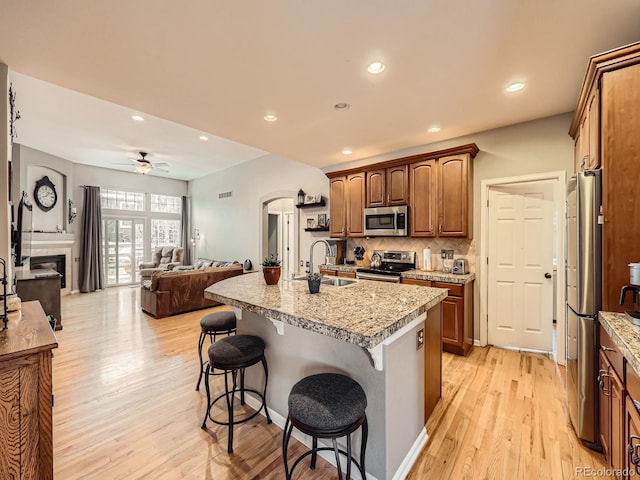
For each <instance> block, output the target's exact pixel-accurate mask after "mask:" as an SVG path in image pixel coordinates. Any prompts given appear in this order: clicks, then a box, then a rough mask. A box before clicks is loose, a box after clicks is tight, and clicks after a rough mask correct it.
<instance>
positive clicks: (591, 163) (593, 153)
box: [587, 89, 600, 170]
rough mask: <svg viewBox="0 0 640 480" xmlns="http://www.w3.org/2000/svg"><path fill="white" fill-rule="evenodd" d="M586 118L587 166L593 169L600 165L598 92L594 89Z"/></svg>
mask: <svg viewBox="0 0 640 480" xmlns="http://www.w3.org/2000/svg"><path fill="white" fill-rule="evenodd" d="M587 118H588V121H587V122H588V125H589V140H588V142H589V149H588V151H589V153H588V155H589V157H588V158H589V160H588V162H587V163H588V165H587V168H589V169H590V170H593V169H594V168H598V167H599V166H600V93H599V91H598V90H597V89H594V92H593V94H592V95H591V98H590V99H589V103H588V110H587Z"/></svg>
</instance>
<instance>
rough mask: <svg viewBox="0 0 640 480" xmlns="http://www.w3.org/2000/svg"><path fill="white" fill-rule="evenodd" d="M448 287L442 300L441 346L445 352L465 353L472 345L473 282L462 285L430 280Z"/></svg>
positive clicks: (435, 285)
mask: <svg viewBox="0 0 640 480" xmlns="http://www.w3.org/2000/svg"><path fill="white" fill-rule="evenodd" d="M432 286H433V287H436V288H447V289H449V295H448V296H447V298H445V299H444V300H443V301H442V348H443V350H444V351H445V352H451V353H455V354H457V355H467V354H468V353H469V351H470V350H471V348H472V347H473V282H469V283H466V284H464V285H457V284H453V283H443V282H432Z"/></svg>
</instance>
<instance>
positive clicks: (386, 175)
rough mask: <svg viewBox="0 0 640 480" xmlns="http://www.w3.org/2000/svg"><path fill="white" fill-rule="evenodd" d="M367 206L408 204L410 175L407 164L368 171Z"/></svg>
mask: <svg viewBox="0 0 640 480" xmlns="http://www.w3.org/2000/svg"><path fill="white" fill-rule="evenodd" d="M366 192H367V197H366V198H367V205H366V206H367V207H385V206H389V207H390V206H394V205H407V204H408V203H409V175H408V166H407V165H396V166H394V167H390V168H381V169H377V170H368V171H367V172H366Z"/></svg>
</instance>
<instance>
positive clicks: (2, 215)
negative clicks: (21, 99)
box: [0, 63, 13, 278]
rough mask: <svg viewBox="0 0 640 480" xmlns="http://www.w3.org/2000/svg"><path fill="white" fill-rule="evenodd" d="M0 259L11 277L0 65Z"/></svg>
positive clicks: (4, 74)
mask: <svg viewBox="0 0 640 480" xmlns="http://www.w3.org/2000/svg"><path fill="white" fill-rule="evenodd" d="M0 95H2V98H0V198H2V199H3V200H2V201H0V225H3V226H4V227H3V228H2V229H1V230H0V258H2V259H4V260H5V262H6V265H7V276H8V277H9V278H11V277H12V273H11V272H12V268H13V262H12V261H11V233H10V232H11V215H10V213H9V212H10V210H9V202H8V201H7V200H8V199H9V193H8V188H7V187H8V184H9V182H8V181H7V173H8V167H9V162H10V161H11V151H10V148H11V147H10V145H11V139H10V137H9V67H7V66H6V65H5V64H4V63H0Z"/></svg>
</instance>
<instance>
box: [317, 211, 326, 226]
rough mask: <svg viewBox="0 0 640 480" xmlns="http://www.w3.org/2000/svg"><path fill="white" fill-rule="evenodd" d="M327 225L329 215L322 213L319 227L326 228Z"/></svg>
mask: <svg viewBox="0 0 640 480" xmlns="http://www.w3.org/2000/svg"><path fill="white" fill-rule="evenodd" d="M326 225H327V214H326V213H321V214H319V215H318V226H319V227H325V226H326Z"/></svg>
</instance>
